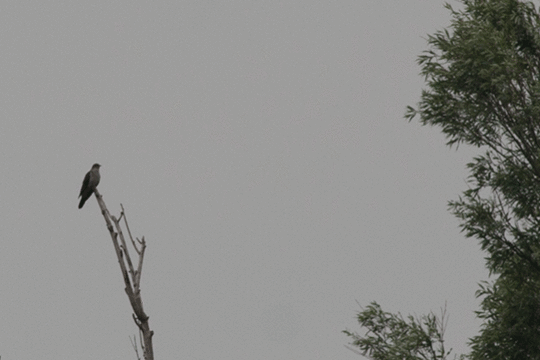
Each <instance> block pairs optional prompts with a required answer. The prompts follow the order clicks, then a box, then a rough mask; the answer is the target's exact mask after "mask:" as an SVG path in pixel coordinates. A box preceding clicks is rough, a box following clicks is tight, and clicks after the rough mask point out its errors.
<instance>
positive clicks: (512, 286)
mask: <svg viewBox="0 0 540 360" xmlns="http://www.w3.org/2000/svg"><path fill="white" fill-rule="evenodd" d="M463 3H464V5H465V7H464V9H463V10H462V11H454V10H453V9H452V8H451V7H450V6H448V5H447V7H448V8H449V9H450V11H451V12H452V16H453V20H452V23H451V31H447V30H445V31H439V32H437V33H435V34H434V35H433V36H429V38H428V43H429V46H430V49H429V50H428V51H426V52H425V53H424V54H423V55H422V56H420V57H419V61H418V62H419V64H420V66H421V69H422V71H421V73H422V75H423V76H424V77H425V79H426V83H427V89H426V90H424V91H423V92H422V96H421V101H420V103H419V104H418V108H417V109H413V108H412V107H409V108H408V110H407V113H406V117H407V118H409V120H410V119H412V118H414V117H415V116H419V117H420V122H421V123H422V124H424V125H433V126H439V127H441V129H442V132H443V133H444V134H445V135H446V136H447V139H448V144H449V145H454V144H456V145H459V144H461V143H465V144H469V145H473V146H476V147H479V148H481V149H482V152H483V154H482V155H480V156H477V157H475V158H474V159H473V161H472V162H471V163H469V164H468V168H469V170H470V177H469V189H468V190H467V191H465V192H464V193H463V195H462V196H461V197H460V198H459V199H458V200H457V201H452V202H450V203H449V205H450V209H451V210H452V212H453V213H454V214H455V215H456V216H457V217H458V218H459V219H460V222H461V227H462V229H463V231H464V233H465V234H466V236H468V237H471V238H475V239H478V240H479V241H480V245H481V248H482V250H483V251H485V252H486V266H487V268H488V269H489V271H490V273H491V274H493V275H495V276H496V279H495V280H494V281H493V282H492V283H484V284H482V285H481V288H480V290H479V291H478V292H477V296H478V297H480V298H482V304H481V310H480V311H478V312H477V316H478V317H479V318H480V319H482V320H483V325H482V329H481V332H480V334H479V335H478V336H476V337H474V338H473V339H471V347H472V352H471V354H470V358H471V359H539V358H540V346H539V344H540V296H539V294H540V293H539V290H540V281H539V280H540V261H539V258H540V257H539V255H540V221H539V215H540V138H539V135H540V81H539V71H540V16H539V14H538V12H537V11H536V9H535V7H534V5H533V4H532V3H530V2H522V1H518V0H490V1H481V0H464V1H463Z"/></svg>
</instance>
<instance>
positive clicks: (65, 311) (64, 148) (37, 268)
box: [0, 0, 487, 360]
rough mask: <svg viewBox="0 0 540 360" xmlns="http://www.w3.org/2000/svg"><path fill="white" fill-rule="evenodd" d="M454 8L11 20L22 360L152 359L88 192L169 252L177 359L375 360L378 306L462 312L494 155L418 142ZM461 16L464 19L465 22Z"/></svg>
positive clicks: (8, 164) (204, 0)
mask: <svg viewBox="0 0 540 360" xmlns="http://www.w3.org/2000/svg"><path fill="white" fill-rule="evenodd" d="M443 3H444V1H442V0H441V1H438V0H437V1H434V0H429V1H428V0H409V1H396V0H393V1H392V0H379V1H358V0H354V1H348V0H340V1H317V0H297V1H255V0H251V1H245V0H244V1H240V0H231V1H211V0H197V1H156V2H141V1H135V2H133V1H99V0H98V1H92V2H82V1H8V2H3V3H2V5H1V11H0V45H1V49H2V50H1V53H0V101H1V103H0V114H1V115H0V116H1V117H2V120H1V131H0V154H1V155H0V156H1V165H2V171H1V172H0V181H1V184H2V186H1V187H0V199H1V207H0V209H1V213H0V215H1V220H0V233H1V234H2V241H1V245H0V273H1V277H0V288H1V291H0V304H1V306H0V356H1V357H2V360H11V359H16V360H26V359H28V360H34V359H44V360H53V359H54V360H58V359H82V360H85V359H114V360H116V359H126V360H127V359H134V358H135V354H134V352H133V349H132V347H131V344H130V341H129V338H128V337H129V336H131V335H133V334H135V333H136V330H137V329H136V327H135V325H134V323H133V321H132V319H131V310H130V308H129V303H128V299H127V297H126V295H125V293H124V290H123V287H124V286H123V282H122V278H121V274H120V271H119V268H118V262H117V260H116V258H115V254H114V250H113V247H112V244H111V241H110V238H109V235H108V232H107V230H106V227H105V223H104V221H103V218H102V216H101V214H100V212H99V209H98V206H97V204H96V200H95V198H93V197H92V198H91V199H89V200H88V201H87V203H86V205H85V206H84V208H83V209H82V210H78V209H77V204H78V200H77V195H78V192H79V189H80V186H81V182H82V179H83V177H84V175H85V173H86V172H87V171H88V170H89V169H90V167H91V165H92V164H93V163H95V162H99V163H100V164H101V165H102V168H101V174H102V178H101V183H100V185H99V189H100V191H101V193H102V195H103V197H104V201H105V202H106V204H107V205H108V207H109V210H110V211H111V213H113V214H118V213H119V208H120V203H122V204H123V205H124V207H125V209H126V211H127V215H128V219H129V220H130V223H131V230H132V232H133V233H134V234H135V235H137V236H143V235H144V236H145V237H146V240H147V243H148V248H147V255H146V258H145V264H144V265H145V266H144V270H143V272H144V273H143V279H142V280H143V281H142V296H143V301H144V305H145V310H146V312H147V313H148V314H149V315H150V326H151V328H152V329H153V330H154V331H155V336H154V348H155V356H156V359H186V360H210V359H226V360H228V359H231V360H233V359H234V360H236V359H261V360H266V359H295V360H299V359H302V360H303V359H306V360H307V359H333V360H335V359H360V357H359V356H358V355H356V354H354V353H353V352H351V351H350V350H348V349H347V348H345V345H346V344H347V343H348V342H349V338H348V337H346V336H345V335H344V334H342V333H341V331H342V330H344V329H350V330H358V331H360V328H359V326H358V324H357V322H356V320H355V315H356V313H357V312H358V311H359V310H360V307H359V305H358V304H360V305H367V304H369V302H371V301H377V302H379V303H380V304H381V305H382V307H383V309H385V310H387V311H391V312H397V311H400V312H402V313H403V314H405V315H406V314H409V313H411V314H417V315H420V314H424V313H428V312H429V311H434V312H439V310H440V308H441V307H443V306H444V304H445V302H447V307H448V309H447V310H448V314H449V316H450V318H449V323H448V330H447V335H446V339H447V343H446V346H447V347H448V348H450V347H453V348H454V349H455V350H456V351H457V352H458V353H460V352H464V351H466V350H467V347H466V342H467V339H468V338H469V337H471V336H473V335H475V334H476V333H477V331H478V325H479V322H478V321H477V320H476V319H475V317H474V313H473V311H474V310H475V309H477V307H478V301H477V299H475V296H474V292H475V291H476V290H477V288H478V287H477V283H478V282H479V281H481V280H485V279H487V273H486V271H485V270H484V260H483V254H482V253H481V252H480V251H479V247H478V244H477V242H476V241H475V240H471V239H465V238H464V236H463V235H462V234H461V233H460V232H459V227H458V225H459V223H458V221H457V220H456V219H455V218H454V217H453V216H452V215H451V214H450V213H449V212H448V211H447V201H448V200H452V199H456V198H457V197H458V196H459V194H460V193H461V192H462V191H463V190H465V189H466V188H467V186H466V178H467V172H466V168H465V164H466V163H467V162H468V161H469V160H470V159H471V158H472V156H473V155H474V153H475V152H474V151H473V150H471V149H467V148H466V147H460V149H459V150H458V151H456V150H455V149H449V148H448V147H446V146H445V139H444V137H443V136H442V135H441V134H440V131H439V130H438V129H436V128H426V127H421V126H420V125H419V124H418V122H417V121H413V122H412V123H408V122H407V121H406V120H404V119H403V114H404V112H405V107H406V106H407V105H414V104H415V103H416V102H417V101H418V100H419V97H420V91H421V89H422V86H423V79H422V78H421V77H420V76H419V75H418V73H419V67H418V66H417V64H416V57H417V56H418V55H419V54H420V53H421V52H422V51H423V50H425V49H426V42H425V37H426V35H427V34H429V33H433V32H434V31H435V30H437V29H443V28H444V27H446V26H448V24H449V20H450V14H449V12H448V11H447V10H446V9H444V8H443ZM450 3H452V4H456V2H454V1H451V2H450Z"/></svg>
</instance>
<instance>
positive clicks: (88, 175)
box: [79, 171, 90, 197]
mask: <svg viewBox="0 0 540 360" xmlns="http://www.w3.org/2000/svg"><path fill="white" fill-rule="evenodd" d="M89 182H90V171H89V172H87V173H86V176H85V177H84V180H83V182H82V187H81V192H80V194H79V197H81V195H82V194H83V192H84V190H85V189H86V188H88V183H89Z"/></svg>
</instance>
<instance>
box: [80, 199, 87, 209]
mask: <svg viewBox="0 0 540 360" xmlns="http://www.w3.org/2000/svg"><path fill="white" fill-rule="evenodd" d="M85 202H86V199H85V198H81V201H80V202H79V209H82V207H83V206H84V203H85Z"/></svg>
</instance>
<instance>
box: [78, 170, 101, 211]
mask: <svg viewBox="0 0 540 360" xmlns="http://www.w3.org/2000/svg"><path fill="white" fill-rule="evenodd" d="M100 166H101V165H99V164H94V165H92V169H90V171H89V172H87V173H86V176H85V177H84V180H83V183H82V187H81V193H80V194H79V197H80V198H81V202H80V203H79V209H80V208H82V207H83V206H84V203H85V202H86V200H88V198H89V197H90V196H92V193H93V192H94V189H95V188H96V186H98V184H99V180H100V179H101V176H100V175H99V167H100Z"/></svg>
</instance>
